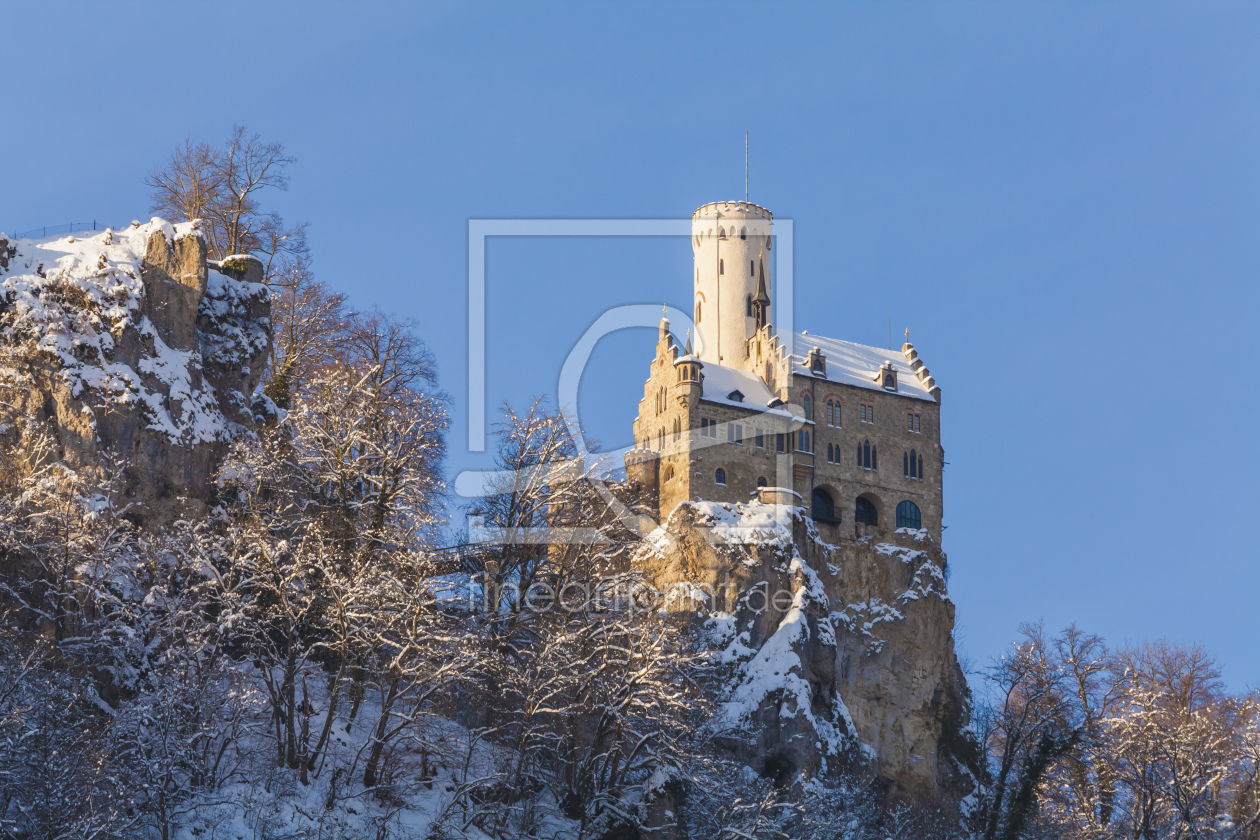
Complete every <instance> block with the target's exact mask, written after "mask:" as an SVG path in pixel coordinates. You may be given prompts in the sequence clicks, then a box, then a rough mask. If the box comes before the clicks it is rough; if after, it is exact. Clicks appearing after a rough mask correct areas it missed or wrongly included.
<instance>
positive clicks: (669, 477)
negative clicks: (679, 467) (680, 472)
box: [665, 465, 674, 481]
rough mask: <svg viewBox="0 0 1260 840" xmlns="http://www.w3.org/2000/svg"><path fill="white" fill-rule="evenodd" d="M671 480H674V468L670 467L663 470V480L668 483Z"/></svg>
mask: <svg viewBox="0 0 1260 840" xmlns="http://www.w3.org/2000/svg"><path fill="white" fill-rule="evenodd" d="M673 478H674V467H673V466H672V465H671V466H668V467H666V468H665V480H666V481H670V480H672V479H673Z"/></svg>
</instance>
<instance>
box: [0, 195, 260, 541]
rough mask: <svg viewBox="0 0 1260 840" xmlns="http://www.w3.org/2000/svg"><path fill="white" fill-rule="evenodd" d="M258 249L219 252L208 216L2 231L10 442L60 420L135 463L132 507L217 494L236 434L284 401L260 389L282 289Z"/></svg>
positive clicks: (67, 454)
mask: <svg viewBox="0 0 1260 840" xmlns="http://www.w3.org/2000/svg"><path fill="white" fill-rule="evenodd" d="M262 279H263V278H262V264H261V263H259V262H258V261H257V260H256V259H254V258H252V257H246V256H242V257H231V258H229V259H227V260H224V261H223V262H222V263H216V262H211V261H207V259H206V244H205V241H204V239H203V238H202V236H201V233H200V231H199V229H198V227H197V223H196V222H192V223H187V224H179V225H170V224H167V223H166V222H164V221H162V220H161V219H157V218H155V219H153V220H152V221H150V222H149V223H148V224H144V225H142V224H140V223H139V222H135V223H133V224H132V225H131V226H130V227H128V228H127V229H125V230H122V231H112V230H106V231H104V232H103V233H99V234H93V235H91V236H86V237H75V236H68V237H64V238H61V239H56V240H46V241H32V240H17V241H11V240H8V239H5V238H3V237H0V295H3V297H2V298H0V337H2V339H3V344H2V345H0V346H2V347H3V352H4V353H5V358H4V360H3V364H0V377H2V378H0V391H2V392H3V393H2V394H0V399H2V400H3V402H4V405H3V406H0V414H2V420H3V424H2V425H0V440H3V441H4V442H6V443H8V444H9V445H16V446H22V445H26V444H27V443H29V442H28V441H24V440H22V437H23V436H24V435H27V434H28V433H29V432H30V430H31V428H32V426H31V425H30V423H28V422H26V421H28V420H33V421H35V427H40V426H42V427H44V428H51V429H52V430H53V431H54V433H55V437H56V444H57V447H58V448H59V452H58V453H57V454H58V455H59V456H61V457H64V458H65V459H66V460H67V461H68V462H69V463H71V464H72V465H76V466H79V467H83V468H87V469H94V468H97V467H98V466H100V465H101V464H102V462H103V459H112V460H113V462H114V463H116V464H117V465H118V466H119V467H121V469H122V471H123V481H124V487H125V493H126V495H127V496H128V497H129V499H130V500H131V502H132V515H133V516H134V517H136V518H138V519H141V520H145V521H157V522H160V521H166V520H169V519H170V518H171V517H173V516H176V515H180V514H181V512H182V511H183V510H184V509H185V508H186V507H187V506H188V504H189V503H190V502H191V504H192V505H193V506H194V507H196V506H197V505H198V503H204V502H206V501H208V500H209V499H211V498H212V496H213V487H212V484H211V476H212V475H213V472H214V470H215V468H216V467H217V464H218V462H219V460H220V458H221V457H222V455H223V454H224V452H225V451H226V449H227V447H228V446H229V445H230V444H231V441H232V440H233V439H234V438H236V437H237V436H239V435H241V434H249V433H251V431H252V430H253V428H254V427H255V426H256V424H258V423H260V422H263V421H264V420H266V419H267V418H268V417H269V416H270V415H271V414H272V413H273V412H274V407H273V406H271V405H270V404H269V401H267V400H266V399H265V398H264V397H262V396H261V395H255V390H256V389H257V387H258V383H259V379H260V378H261V376H262V373H263V366H264V365H265V364H266V361H267V355H268V353H269V352H270V347H271V324H270V320H269V319H270V299H269V296H268V290H267V287H266V286H264V285H263V284H262V283H261V281H262Z"/></svg>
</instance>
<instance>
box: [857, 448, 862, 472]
mask: <svg viewBox="0 0 1260 840" xmlns="http://www.w3.org/2000/svg"><path fill="white" fill-rule="evenodd" d="M857 446H858V469H859V470H860V469H862V444H860V443H859V444H858V445H857Z"/></svg>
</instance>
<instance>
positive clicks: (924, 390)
mask: <svg viewBox="0 0 1260 840" xmlns="http://www.w3.org/2000/svg"><path fill="white" fill-rule="evenodd" d="M795 346H796V348H797V349H798V350H800V351H802V352H800V353H795V354H793V355H792V372H793V373H795V374H797V375H798V376H809V377H812V378H814V379H820V380H825V381H827V382H838V383H840V384H843V385H853V386H855V387H858V388H869V389H871V390H872V391H881V392H883V393H888V390H887V389H885V388H884V387H883V384H882V382H883V377H881V376H878V373H879V371H880V369H881V368H883V367H884V366H885V365H887V364H891V365H892V368H893V370H894V371H896V378H897V390H896V393H898V394H900V395H902V396H904V397H910V398H912V399H918V400H927V401H929V402H936V401H937V400H936V396H935V395H934V394H933V393H932V392H933V390H934V389H935V384H936V383H935V382H931V383H930V384H929V381H930V377H926V376H925V377H920V376H919V375H918V371H919V370H926V369H925V368H923V366H922V362H918V360H917V356H916V357H915V359H914V360H907V358H906V355H905V354H903V353H902V352H901V351H898V350H886V349H884V348H882V347H867V346H866V345H864V344H854V343H853V342H852V341H842V340H841V339H838V338H827V337H825V336H821V335H813V334H812V333H796V334H795ZM814 347H817V348H819V349H820V350H822V352H823V355H824V356H826V358H827V365H826V373H825V374H824V375H820V374H818V373H815V372H813V371H811V370H810V368H809V366H808V365H807V363H806V355H807V354H808V353H809V351H810V350H811V349H812V348H814Z"/></svg>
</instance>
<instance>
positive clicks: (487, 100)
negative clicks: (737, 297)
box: [0, 2, 1260, 688]
mask: <svg viewBox="0 0 1260 840" xmlns="http://www.w3.org/2000/svg"><path fill="white" fill-rule="evenodd" d="M1257 38H1260V5H1257V4H1254V3H1251V4H1243V3H1238V4H1223V3H1184V4H1180V5H1170V4H1162V3H1150V2H1142V3H1072V2H1064V3H1035V4H1034V3H1005V2H1003V3H996V2H994V3H961V2H957V3H932V4H926V3H925V4H914V3H878V4H876V3H863V4H846V5H839V4H837V5H828V6H807V5H788V4H769V3H762V4H740V3H736V2H722V3H696V4H689V5H665V4H660V5H657V4H645V3H618V4H602V3H601V4H591V5H585V4H583V5H578V4H573V5H540V4H528V5H522V6H508V5H489V4H479V5H456V4H440V5H431V6H421V5H419V4H410V3H407V4H403V3H399V4H380V5H374V4H370V3H358V4H340V3H338V4H325V3H315V2H305V3H301V4H281V3H265V4H239V5H209V4H194V3H179V4H173V3H160V4H159V3H150V4H127V3H121V2H117V3H108V4H105V3H82V4H57V3H45V4H35V3H22V4H16V3H15V4H8V5H6V6H5V9H4V34H3V36H0V39H2V42H3V45H4V46H3V58H2V59H0V67H3V73H0V114H2V115H3V116H2V117H0V126H2V127H0V229H3V230H13V229H14V228H28V227H34V226H37V225H42V224H55V223H58V222H65V221H70V220H76V221H78V220H84V219H93V218H96V219H102V220H106V221H110V222H113V223H117V222H120V221H123V222H125V221H128V220H130V219H132V218H147V208H148V197H147V195H146V190H145V188H144V187H143V185H142V183H141V179H142V178H143V176H144V174H145V172H146V171H147V170H148V169H149V168H151V167H152V166H153V165H154V164H155V163H157V162H159V161H161V160H162V159H163V158H164V157H165V156H166V155H167V154H168V153H169V152H170V150H171V149H172V148H173V147H174V146H175V145H176V144H177V143H179V142H181V141H182V140H183V139H184V138H185V137H187V136H191V137H193V138H194V139H204V140H209V141H217V140H219V139H221V138H222V137H224V136H225V135H226V134H227V132H228V130H229V128H230V126H231V125H232V123H234V122H238V123H243V124H245V125H247V126H248V127H250V128H252V129H256V130H258V131H260V132H262V133H263V134H264V136H265V137H267V138H269V139H275V140H279V141H281V142H283V143H285V144H286V145H287V146H288V147H289V149H290V150H291V151H292V152H293V153H294V154H296V155H297V157H298V158H299V162H298V164H297V166H296V167H295V168H294V169H293V172H292V176H293V184H292V188H291V190H290V191H289V192H288V193H287V194H284V195H282V196H278V197H277V198H276V204H275V206H277V207H278V208H279V209H280V210H282V212H284V213H285V214H286V216H287V217H288V218H290V219H291V220H295V221H296V220H303V219H304V220H308V221H310V223H311V233H312V241H313V246H314V253H315V258H316V264H317V269H318V271H319V276H320V277H321V278H322V279H323V280H325V281H326V282H328V283H330V284H331V285H333V286H335V287H337V288H340V289H343V290H345V291H347V292H349V293H350V295H351V296H352V299H353V301H354V302H355V303H356V304H357V305H359V306H363V307H369V306H373V305H375V306H379V307H381V308H383V309H385V310H388V311H391V312H395V313H398V314H400V315H404V316H411V317H414V318H415V319H417V320H418V322H419V323H420V327H421V331H422V332H423V335H424V336H425V338H426V339H427V340H428V341H429V343H430V344H431V345H432V347H433V348H434V350H435V351H436V352H437V355H438V359H439V361H440V364H441V371H442V376H443V385H444V387H445V388H446V389H447V390H448V391H449V392H450V394H451V396H452V398H453V405H452V409H453V420H454V424H453V431H452V435H451V450H452V455H451V459H450V460H451V468H452V470H457V469H463V468H470V467H477V466H480V465H484V464H485V461H484V459H482V458H479V457H476V456H472V455H469V454H467V452H466V437H465V433H464V430H465V428H466V419H467V418H466V412H465V405H466V401H467V393H466V389H465V385H464V381H465V380H464V377H465V375H466V349H465V347H466V340H467V339H466V328H465V320H466V315H467V309H466V297H465V276H466V256H465V255H466V250H467V243H466V230H467V221H468V219H469V218H476V217H495V218H504V217H541V218H547V217H592V218H602V217H617V218H621V217H625V218H669V217H674V218H677V217H686V216H688V215H689V214H690V213H691V211H692V210H693V209H695V208H696V207H697V206H699V205H700V204H703V203H705V202H708V201H712V200H719V199H728V198H738V197H740V196H741V194H742V190H743V136H744V134H743V133H744V131H745V130H748V131H750V132H751V133H752V152H753V153H752V185H751V191H752V195H751V197H752V199H753V200H754V201H756V202H757V203H760V204H763V205H765V206H767V207H769V208H771V209H772V210H773V211H774V212H775V214H776V215H777V216H779V217H782V218H792V219H794V220H795V224H796V261H795V274H796V280H797V300H796V303H795V318H796V324H797V326H798V328H805V329H809V330H810V331H811V332H818V333H823V334H827V335H834V336H837V337H841V338H846V339H851V340H855V341H859V342H864V343H870V344H878V345H882V344H885V343H886V342H887V339H888V320H889V317H890V316H891V318H892V321H893V327H894V330H896V331H898V332H900V331H901V330H902V329H904V328H905V327H906V326H909V327H910V329H911V333H912V338H913V340H914V342H915V344H916V345H917V346H918V348H919V350H920V351H921V353H922V354H923V356H924V358H925V359H926V360H927V363H928V365H929V366H930V367H931V369H932V371H933V373H934V375H935V376H936V378H937V380H938V382H939V383H940V384H941V386H942V387H943V389H944V406H943V408H944V420H943V425H944V432H943V437H944V445H945V447H946V451H947V459H948V461H949V463H950V466H949V468H948V471H947V475H946V488H945V504H946V520H945V521H946V523H947V524H948V526H949V530H948V532H947V533H946V538H945V543H946V549H947V551H948V552H949V555H950V562H951V564H952V567H953V579H952V588H953V593H954V598H955V600H956V602H957V604H958V623H959V632H960V636H961V641H962V651H963V653H964V654H966V655H967V656H968V657H969V658H970V659H971V660H972V661H973V662H974V663H975V664H977V665H982V664H984V663H985V662H986V661H987V660H988V659H989V658H990V657H991V656H993V655H994V654H996V653H998V652H999V651H1000V650H1001V649H1002V648H1003V646H1004V645H1005V644H1006V643H1007V642H1008V640H1009V639H1010V638H1011V637H1012V636H1013V635H1014V633H1015V628H1016V625H1017V624H1018V623H1019V622H1021V621H1025V620H1036V619H1039V618H1044V619H1045V621H1046V623H1047V625H1048V626H1049V627H1052V628H1057V627H1060V626H1062V625H1064V624H1066V623H1068V622H1072V621H1076V622H1079V623H1080V624H1082V625H1083V626H1084V627H1086V628H1087V629H1089V630H1093V631H1096V632H1099V633H1102V634H1104V635H1105V636H1107V637H1108V638H1109V639H1110V640H1111V641H1113V642H1123V641H1124V640H1126V639H1129V640H1138V639H1142V638H1150V637H1156V636H1159V635H1167V636H1168V637H1169V638H1171V639H1174V640H1178V641H1190V640H1199V641H1202V642H1204V643H1205V644H1206V645H1208V646H1209V647H1210V648H1212V649H1213V650H1215V651H1216V652H1218V653H1219V654H1220V656H1221V658H1222V660H1223V662H1224V665H1225V673H1226V676H1227V677H1228V679H1229V681H1230V683H1231V684H1232V685H1233V686H1235V687H1238V688H1242V687H1244V686H1248V685H1256V684H1260V650H1258V649H1257V645H1256V639H1257V638H1258V637H1260V609H1257V602H1258V600H1260V562H1258V560H1260V552H1258V550H1257V539H1258V538H1257V531H1258V529H1257V527H1256V526H1257V524H1258V520H1257V515H1256V506H1257V502H1258V501H1260V500H1258V499H1257V492H1256V478H1255V475H1254V473H1255V470H1256V460H1257V458H1256V456H1257V435H1256V431H1255V425H1256V420H1257V416H1258V415H1260V411H1258V408H1260V406H1258V405H1257V402H1258V401H1257V393H1258V392H1260V365H1258V364H1257V363H1258V362H1260V358H1258V354H1257V351H1256V345H1255V341H1256V336H1255V333H1256V316H1257V269H1258V268H1260V265H1258V262H1260V261H1258V259H1257V257H1258V256H1260V252H1258V238H1257V237H1258V232H1260V158H1258V154H1260V57H1258V54H1257V51H1256V44H1257ZM690 253H691V252H690V248H689V245H688V243H687V241H686V240H685V239H678V240H677V241H674V240H627V239H620V240H612V239H608V240H603V239H601V240H553V239H548V240H511V241H507V240H500V241H495V242H493V243H492V245H491V247H490V251H489V261H488V272H489V289H488V292H489V312H488V319H487V327H488V330H489V332H490V345H489V349H488V353H489V359H490V367H491V374H490V381H489V402H490V404H491V406H493V405H495V404H496V403H497V402H498V401H500V400H502V399H510V400H512V401H514V402H517V403H522V402H525V401H527V400H528V399H529V398H530V397H531V396H532V395H539V394H554V393H555V389H556V378H557V375H558V371H559V366H560V363H561V361H562V360H563V358H564V356H565V354H566V353H567V351H568V350H569V349H570V348H571V347H572V345H573V343H574V341H575V340H576V339H577V337H578V336H579V335H580V334H581V332H582V331H583V330H584V329H585V327H586V326H588V325H589V324H590V323H591V322H592V321H593V320H594V319H595V318H596V317H597V316H598V315H599V313H601V312H602V311H604V310H605V309H606V308H608V307H609V306H614V305H618V304H625V303H660V302H662V301H669V302H671V303H672V304H675V305H681V306H686V304H687V302H688V300H689V298H690V282H691V281H690V273H689V272H690V265H691V262H690ZM652 340H653V336H652V334H651V333H650V332H649V331H647V330H636V331H627V332H624V333H621V334H618V335H616V336H614V337H611V338H609V339H606V340H605V341H603V342H601V343H600V345H599V347H598V349H597V351H596V354H595V359H594V362H593V366H592V368H591V369H590V372H588V374H587V376H586V377H585V379H584V383H583V384H584V389H583V392H582V399H581V403H580V409H581V412H582V419H583V423H584V425H585V426H586V429H587V431H588V433H589V434H590V435H591V436H593V437H596V438H598V439H600V440H601V441H603V442H604V444H605V445H606V446H607V447H609V448H612V447H614V446H621V445H625V444H627V443H628V442H629V437H630V421H631V419H632V417H633V414H634V410H635V403H636V401H637V400H638V399H639V398H640V396H641V395H642V382H643V379H644V377H645V376H646V362H647V359H648V356H649V354H650V350H649V348H650V346H651V343H652Z"/></svg>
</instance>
